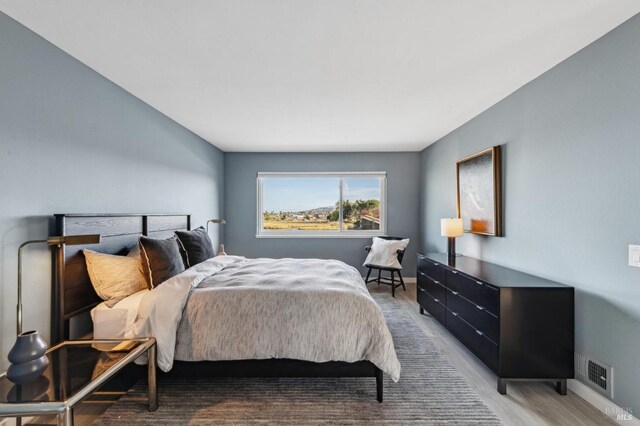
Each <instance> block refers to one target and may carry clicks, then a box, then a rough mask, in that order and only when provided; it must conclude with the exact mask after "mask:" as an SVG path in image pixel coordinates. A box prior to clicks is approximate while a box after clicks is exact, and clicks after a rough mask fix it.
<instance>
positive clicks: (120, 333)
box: [91, 289, 149, 339]
mask: <svg viewBox="0 0 640 426" xmlns="http://www.w3.org/2000/svg"><path fill="white" fill-rule="evenodd" d="M148 292H149V290H147V289H144V290H140V291H139V292H137V293H134V294H132V295H131V296H127V297H125V298H124V299H122V300H121V301H119V302H118V303H116V304H115V305H114V306H113V307H112V308H109V307H108V306H107V305H106V304H105V303H104V302H102V303H101V304H99V305H98V306H96V307H95V308H93V309H92V310H91V320H92V321H93V337H94V338H95V339H123V338H124V339H127V338H131V337H134V335H133V330H132V328H133V324H134V323H135V321H136V317H137V316H138V308H139V307H140V301H141V300H142V298H143V297H144V295H145V294H147V293H148Z"/></svg>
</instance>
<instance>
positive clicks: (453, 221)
mask: <svg viewBox="0 0 640 426" xmlns="http://www.w3.org/2000/svg"><path fill="white" fill-rule="evenodd" d="M440 233H441V235H442V236H443V237H449V238H453V237H462V236H463V235H464V227H463V224H462V219H460V218H446V219H441V220H440Z"/></svg>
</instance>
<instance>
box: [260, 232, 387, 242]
mask: <svg viewBox="0 0 640 426" xmlns="http://www.w3.org/2000/svg"><path fill="white" fill-rule="evenodd" d="M384 236H386V234H383V233H381V232H378V233H371V234H362V233H358V234H347V233H341V234H311V233H300V234H256V238H334V239H342V238H360V239H363V240H366V239H371V238H373V237H384Z"/></svg>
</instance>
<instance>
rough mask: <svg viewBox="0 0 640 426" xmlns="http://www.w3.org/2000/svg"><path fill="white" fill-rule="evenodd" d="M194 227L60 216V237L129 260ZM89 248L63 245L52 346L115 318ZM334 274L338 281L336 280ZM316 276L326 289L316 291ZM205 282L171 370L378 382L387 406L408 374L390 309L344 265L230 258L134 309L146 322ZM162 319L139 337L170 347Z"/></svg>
mask: <svg viewBox="0 0 640 426" xmlns="http://www.w3.org/2000/svg"><path fill="white" fill-rule="evenodd" d="M190 228H191V217H190V215H137V214H101V215H79V214H60V215H55V231H54V232H55V234H56V235H74V234H101V235H102V242H101V243H100V244H99V245H92V246H90V247H88V248H91V249H92V250H95V251H99V252H103V253H109V254H126V252H127V251H128V250H129V249H130V248H131V247H132V246H134V245H135V244H136V243H137V240H138V238H139V236H140V235H146V236H149V237H152V238H168V237H170V236H172V235H173V234H174V232H175V231H176V230H188V229H190ZM83 248H85V247H83V246H69V247H65V246H62V247H59V248H58V249H57V250H56V251H55V253H54V257H55V268H54V284H53V285H54V288H53V308H52V315H53V324H52V343H55V342H58V341H60V340H64V339H67V338H69V337H70V336H69V322H70V320H71V319H72V318H73V317H75V316H77V315H79V314H81V313H83V312H87V311H91V310H93V312H92V315H93V316H94V320H95V315H96V313H98V314H99V315H103V314H107V313H108V312H106V311H105V309H104V308H103V307H101V306H100V304H101V300H100V299H99V297H98V296H97V295H96V294H95V291H94V290H93V287H92V285H91V282H90V280H89V276H88V273H87V270H86V266H85V262H84V256H83V255H82V249H83ZM332 262H334V263H332ZM296 271H300V272H299V273H298V275H299V276H297V275H296V274H297V272H296ZM183 275H184V276H183ZM331 275H335V278H327V277H328V276H331ZM314 277H317V280H318V282H320V281H322V280H323V282H324V284H323V285H314V284H313V283H312V282H311V281H314ZM174 281H175V282H174ZM195 281H197V284H196V285H195V286H194V287H195V288H193V289H190V290H189V291H188V295H187V296H185V304H184V305H181V306H180V305H179V304H178V303H175V305H176V306H177V307H176V308H175V310H176V312H178V311H179V312H180V315H181V317H180V321H179V322H176V323H175V330H174V331H166V333H167V336H166V337H165V340H167V341H168V343H167V344H166V345H165V346H166V347H167V348H170V349H171V350H170V351H169V350H165V352H164V354H163V351H162V349H161V348H162V344H160V350H159V361H160V363H159V365H162V364H163V362H164V364H165V365H167V366H168V367H167V368H165V369H164V370H167V369H171V367H173V371H174V372H175V371H179V372H180V374H183V375H188V373H189V371H191V372H193V371H196V372H197V374H202V373H203V372H206V374H208V375H211V376H233V377H375V379H376V391H377V392H376V393H377V399H378V401H380V402H382V396H383V395H382V393H383V389H382V383H383V369H384V370H385V371H386V372H387V373H388V374H389V375H390V376H391V377H392V378H393V379H394V380H397V378H398V376H399V371H400V366H399V363H398V362H397V358H396V356H395V350H394V348H393V342H392V340H391V337H390V334H388V328H387V327H386V323H385V322H384V317H383V316H382V313H381V310H380V308H379V307H378V306H377V305H376V304H375V302H374V301H373V299H371V297H370V295H369V294H368V292H367V290H366V287H364V284H363V283H362V277H360V276H359V274H358V273H357V271H356V270H355V269H354V268H351V267H348V266H347V265H344V264H343V263H342V262H337V261H320V260H310V259H308V260H295V259H244V258H239V257H238V258H234V257H225V256H220V257H219V259H216V258H212V259H209V260H207V261H205V262H203V263H201V264H199V265H196V266H195V267H192V268H189V269H188V270H187V271H185V272H184V273H183V274H180V276H177V277H174V278H172V279H171V280H169V281H167V282H166V284H169V285H166V286H165V285H164V284H163V285H161V286H159V287H157V288H155V289H154V290H153V291H151V292H147V293H148V294H145V295H141V296H140V295H138V296H136V297H135V299H137V300H138V301H137V302H135V303H132V302H131V301H128V302H127V303H128V304H129V305H130V306H136V309H139V312H138V313H137V316H138V322H140V321H143V320H144V319H145V318H149V317H151V316H153V315H158V314H157V313H155V311H156V309H155V308H154V306H163V307H164V306H167V303H170V302H171V301H172V300H177V299H178V298H180V297H183V296H180V294H184V288H185V287H184V283H185V282H188V283H191V284H193V283H195ZM180 286H182V287H180ZM180 289H182V290H180ZM158 290H161V291H158ZM140 301H142V302H140ZM123 302H124V301H123ZM136 304H139V306H140V307H137V305H136ZM283 307H284V308H283ZM225 309H226V310H227V311H228V312H226V313H225ZM164 310H165V311H166V310H167V309H164ZM212 312H216V313H217V315H213V314H211V313H212ZM135 315H136V314H134V316H135ZM129 316H131V315H129ZM159 317H162V315H160V316H159ZM227 317H229V319H227ZM225 321H226V322H225ZM156 322H157V318H156V317H152V318H151V320H148V321H147V323H146V325H143V326H140V325H139V324H137V329H138V332H141V330H142V331H144V330H151V331H149V334H153V335H154V336H155V337H156V338H160V340H161V341H162V340H163V336H162V333H163V332H165V329H166V330H169V329H170V327H166V326H164V325H163V326H162V327H158V326H156V328H155V329H154V328H153V327H150V328H149V327H148V325H149V324H152V325H153V324H155V323H156ZM289 322H290V324H289ZM167 324H170V322H167ZM318 324H324V325H323V327H324V328H325V329H324V330H323V329H322V327H320V328H318ZM145 327H147V328H145ZM327 330H333V332H331V333H328V332H327ZM156 333H159V334H160V335H158V334H156ZM269 333H271V334H269ZM169 336H173V337H169ZM171 338H173V339H175V340H173V341H171ZM314 339H316V340H314ZM172 342H173V343H172ZM274 345H275V346H274ZM270 346H274V347H270ZM167 356H169V358H167ZM336 359H339V360H340V361H336ZM363 359H365V360H363ZM381 367H382V368H381ZM161 368H162V367H161Z"/></svg>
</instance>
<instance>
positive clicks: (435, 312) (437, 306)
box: [417, 287, 446, 324]
mask: <svg viewBox="0 0 640 426" xmlns="http://www.w3.org/2000/svg"><path fill="white" fill-rule="evenodd" d="M417 290H418V291H417V293H418V303H419V304H420V306H422V307H423V308H424V309H426V310H427V312H429V314H431V316H432V317H434V318H435V319H437V320H438V321H439V322H440V323H442V324H444V321H445V311H446V308H445V307H444V304H443V303H441V302H444V299H436V298H434V297H433V296H432V295H431V294H429V293H428V292H427V291H426V290H424V289H422V288H420V287H418V289H417Z"/></svg>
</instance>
